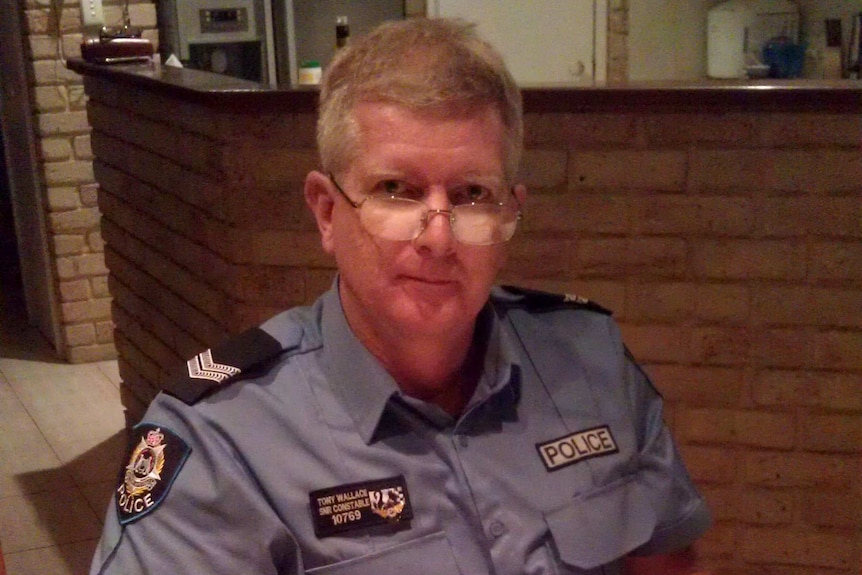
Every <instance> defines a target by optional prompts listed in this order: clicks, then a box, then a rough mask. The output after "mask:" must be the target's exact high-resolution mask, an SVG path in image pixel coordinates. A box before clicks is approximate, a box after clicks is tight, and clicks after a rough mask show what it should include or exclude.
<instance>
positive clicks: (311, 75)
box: [299, 60, 323, 86]
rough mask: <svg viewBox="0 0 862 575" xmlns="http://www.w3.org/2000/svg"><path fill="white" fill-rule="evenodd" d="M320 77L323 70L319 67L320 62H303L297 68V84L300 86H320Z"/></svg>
mask: <svg viewBox="0 0 862 575" xmlns="http://www.w3.org/2000/svg"><path fill="white" fill-rule="evenodd" d="M322 76H323V68H321V67H320V62H317V61H316V60H311V61H308V62H303V63H302V65H301V66H300V68H299V84H300V85H302V86H313V85H316V84H320V80H321V77H322Z"/></svg>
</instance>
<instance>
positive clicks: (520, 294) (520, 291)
mask: <svg viewBox="0 0 862 575" xmlns="http://www.w3.org/2000/svg"><path fill="white" fill-rule="evenodd" d="M502 288H503V290H505V291H506V292H508V294H510V295H512V296H514V297H513V298H512V299H511V300H509V302H508V303H509V304H510V305H515V306H522V307H525V308H527V309H528V310H530V311H533V312H543V311H555V310H559V309H566V308H569V309H572V308H578V309H587V310H590V311H594V312H597V313H601V314H604V315H611V311H610V310H608V309H606V308H604V307H602V306H600V305H599V304H597V303H595V302H593V301H591V300H588V299H587V298H585V297H582V296H579V295H574V294H555V293H550V292H544V291H539V290H533V289H527V288H521V287H514V286H502Z"/></svg>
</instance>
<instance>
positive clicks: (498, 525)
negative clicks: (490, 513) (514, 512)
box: [491, 521, 506, 537]
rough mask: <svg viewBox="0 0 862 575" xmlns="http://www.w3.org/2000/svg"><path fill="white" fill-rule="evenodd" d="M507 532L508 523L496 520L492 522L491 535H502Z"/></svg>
mask: <svg viewBox="0 0 862 575" xmlns="http://www.w3.org/2000/svg"><path fill="white" fill-rule="evenodd" d="M505 533H506V524H505V523H503V522H501V521H494V522H493V523H491V535H492V536H494V537H500V536H502V535H503V534H505Z"/></svg>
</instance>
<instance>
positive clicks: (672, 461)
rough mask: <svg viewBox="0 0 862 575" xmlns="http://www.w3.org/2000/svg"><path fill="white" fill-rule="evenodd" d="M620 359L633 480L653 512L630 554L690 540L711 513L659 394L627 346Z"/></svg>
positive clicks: (704, 526)
mask: <svg viewBox="0 0 862 575" xmlns="http://www.w3.org/2000/svg"><path fill="white" fill-rule="evenodd" d="M624 361H625V377H626V384H627V386H628V393H629V397H630V400H631V402H632V407H633V414H634V417H635V424H636V426H637V434H638V442H639V455H638V463H639V465H638V483H640V485H641V487H642V488H643V491H644V492H645V493H648V494H649V499H650V503H651V507H652V509H653V511H654V512H655V515H656V526H655V529H654V531H653V534H652V537H651V538H650V539H649V541H647V542H646V543H645V544H643V545H641V546H640V547H638V548H637V549H636V550H635V551H634V552H633V554H635V555H656V554H663V553H670V552H673V551H676V550H679V549H683V548H685V547H687V546H689V545H691V544H692V543H694V541H695V540H696V539H697V538H699V537H700V536H701V535H702V534H703V533H704V532H705V531H706V530H707V529H708V528H709V526H710V523H711V516H710V512H709V508H708V507H707V505H706V502H705V501H704V499H703V497H702V496H701V495H700V493H699V492H698V490H697V488H696V486H695V485H694V482H693V481H692V480H691V477H690V475H689V473H688V470H687V469H686V467H685V464H684V463H683V461H682V458H681V457H680V455H679V453H678V451H677V448H676V445H675V443H674V441H673V438H672V436H671V434H670V430H669V429H668V428H667V426H666V425H665V423H664V419H663V401H662V398H661V395H660V394H659V393H658V391H657V390H656V388H655V387H654V386H653V384H652V382H650V380H649V377H648V376H647V375H646V373H644V371H643V370H642V369H641V368H640V366H639V365H638V364H637V363H636V362H635V360H634V358H633V357H632V356H631V354H629V353H628V352H627V351H626V352H625V360H624Z"/></svg>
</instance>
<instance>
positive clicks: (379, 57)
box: [317, 18, 524, 180]
mask: <svg viewBox="0 0 862 575" xmlns="http://www.w3.org/2000/svg"><path fill="white" fill-rule="evenodd" d="M366 102H383V103H389V104H396V105H398V106H403V107H405V108H406V109H408V110H411V111H415V112H420V113H430V114H446V115H450V116H451V115H458V114H463V115H469V114H472V113H475V112H477V111H479V110H482V109H484V108H486V107H491V108H492V109H495V110H497V111H498V112H499V114H500V117H501V118H502V121H503V125H504V127H505V139H506V141H505V150H504V153H505V158H504V161H505V169H506V174H505V175H506V177H507V178H509V179H510V180H512V179H514V177H515V174H516V173H517V170H518V164H519V162H520V159H521V153H522V149H523V134H524V127H523V112H522V108H521V92H520V90H519V89H518V86H517V84H516V83H515V80H514V79H513V78H512V75H511V74H510V73H509V71H508V70H507V69H506V65H505V64H504V62H503V59H502V57H501V56H500V54H499V53H498V52H497V51H496V50H495V49H494V48H493V47H492V46H491V45H490V44H488V43H487V42H486V41H485V40H483V39H482V38H480V37H479V36H478V34H477V33H476V31H475V26H474V25H472V24H469V23H467V22H464V21H461V20H452V19H443V18H414V19H408V20H399V21H390V22H386V23H384V24H382V25H380V26H379V27H377V28H376V29H375V30H373V31H372V32H371V33H369V34H368V35H366V36H363V37H361V38H358V39H356V40H355V41H354V42H352V43H351V44H349V45H348V46H347V47H346V48H343V49H341V50H339V52H338V53H337V54H336V56H335V58H334V59H333V61H332V63H331V64H330V65H329V66H328V68H327V70H326V73H325V74H324V77H323V80H322V85H321V91H320V106H319V117H318V123H317V146H318V151H319V153H320V159H321V164H322V167H323V169H324V170H325V171H327V172H333V173H340V172H343V171H344V170H346V169H347V168H348V166H349V165H350V163H351V162H352V161H353V160H355V158H356V155H357V154H358V152H359V151H358V150H357V146H356V143H357V140H358V134H357V133H356V123H355V121H354V119H353V111H354V110H355V107H356V105H357V104H360V103H366Z"/></svg>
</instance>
